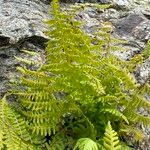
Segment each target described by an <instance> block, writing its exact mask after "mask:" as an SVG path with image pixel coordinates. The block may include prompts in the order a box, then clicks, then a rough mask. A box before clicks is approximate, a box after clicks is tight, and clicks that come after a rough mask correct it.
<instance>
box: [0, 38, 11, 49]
mask: <svg viewBox="0 0 150 150" xmlns="http://www.w3.org/2000/svg"><path fill="white" fill-rule="evenodd" d="M9 40H10V38H9V37H4V36H0V47H2V46H8V45H9Z"/></svg>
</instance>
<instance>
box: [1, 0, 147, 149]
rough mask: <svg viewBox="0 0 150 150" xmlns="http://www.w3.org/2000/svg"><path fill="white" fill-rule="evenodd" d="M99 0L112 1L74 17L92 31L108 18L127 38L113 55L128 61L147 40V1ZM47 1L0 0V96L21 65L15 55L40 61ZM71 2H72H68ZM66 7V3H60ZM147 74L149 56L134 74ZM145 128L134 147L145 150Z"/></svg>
mask: <svg viewBox="0 0 150 150" xmlns="http://www.w3.org/2000/svg"><path fill="white" fill-rule="evenodd" d="M99 2H100V3H112V4H113V6H112V7H111V8H109V9H107V10H105V11H98V10H97V9H95V8H93V7H90V6H89V7H87V8H85V9H84V10H83V11H81V12H80V13H79V14H78V16H77V18H78V19H79V20H82V21H84V22H86V23H85V26H84V30H85V31H86V32H87V33H90V34H91V33H92V32H93V28H94V27H96V26H98V25H99V24H100V23H101V22H103V21H110V22H112V24H113V26H114V33H113V36H114V37H117V38H122V39H125V40H128V41H129V44H128V45H123V47H124V48H126V49H127V50H126V51H122V52H116V53H115V54H116V55H117V56H119V57H120V58H122V59H125V60H129V59H131V58H132V57H133V56H134V55H136V54H138V53H140V52H141V51H142V50H143V49H144V47H145V46H146V43H147V41H148V39H150V6H149V5H150V4H148V3H149V0H148V1H147V0H145V1H143V0H142V1H140V0H136V1H135V0H99ZM48 3H49V0H41V1H40V0H0V97H2V96H3V94H4V93H5V92H6V91H7V90H8V88H9V84H8V83H9V81H10V79H12V77H14V76H17V74H16V73H15V68H16V66H19V65H21V64H20V63H19V62H18V61H16V59H15V58H14V56H19V57H20V56H21V57H25V58H29V59H33V60H38V61H43V58H44V47H45V44H44V43H45V42H46V41H47V40H48V38H47V37H46V36H45V35H44V33H43V32H44V31H45V30H47V28H46V26H45V25H44V24H43V20H45V19H48V18H50V15H49V14H48V10H49V9H50V6H49V4H48ZM69 5H71V4H69ZM63 7H64V8H65V7H68V4H63ZM23 49H28V50H35V51H37V52H38V53H39V54H40V55H39V56H38V57H32V58H31V57H29V56H27V55H25V54H24V53H22V52H21V50H23ZM149 73H150V58H148V59H147V60H145V62H144V63H143V64H142V65H141V66H139V67H138V68H137V70H136V71H135V76H136V78H137V80H138V81H139V83H142V82H143V81H144V80H146V78H147V76H148V74H149ZM144 130H145V134H146V136H145V141H144V142H142V143H140V146H139V145H138V147H137V148H135V149H142V150H148V149H150V145H149V142H148V140H149V139H148V136H149V134H150V131H149V129H144Z"/></svg>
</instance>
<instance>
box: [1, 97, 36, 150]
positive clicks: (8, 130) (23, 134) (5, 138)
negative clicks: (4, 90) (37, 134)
mask: <svg viewBox="0 0 150 150" xmlns="http://www.w3.org/2000/svg"><path fill="white" fill-rule="evenodd" d="M32 142H33V141H32V137H31V135H30V133H29V132H28V130H27V123H26V122H25V120H24V119H23V118H22V117H21V116H20V115H19V114H18V113H17V112H15V110H14V109H12V107H11V106H10V105H9V104H8V103H7V101H6V99H5V98H4V99H2V100H0V150H5V149H7V150H26V149H28V150H33V149H34V148H36V145H33V144H32Z"/></svg>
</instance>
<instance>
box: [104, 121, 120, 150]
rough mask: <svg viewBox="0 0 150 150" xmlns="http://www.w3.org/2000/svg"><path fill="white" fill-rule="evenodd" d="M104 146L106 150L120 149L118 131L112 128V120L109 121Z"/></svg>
mask: <svg viewBox="0 0 150 150" xmlns="http://www.w3.org/2000/svg"><path fill="white" fill-rule="evenodd" d="M103 140H104V147H105V149H106V150H120V149H121V146H120V144H119V139H118V137H117V133H116V132H115V131H114V130H113V129H112V127H111V125H110V122H108V124H107V127H106V131H105V135H104V139H103Z"/></svg>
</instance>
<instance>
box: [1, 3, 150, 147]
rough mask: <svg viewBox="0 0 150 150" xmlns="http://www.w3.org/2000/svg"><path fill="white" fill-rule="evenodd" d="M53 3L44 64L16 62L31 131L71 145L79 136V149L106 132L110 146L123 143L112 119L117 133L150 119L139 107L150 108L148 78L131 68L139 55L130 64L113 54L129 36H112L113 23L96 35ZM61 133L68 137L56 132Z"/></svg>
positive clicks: (20, 101)
mask: <svg viewBox="0 0 150 150" xmlns="http://www.w3.org/2000/svg"><path fill="white" fill-rule="evenodd" d="M52 8H53V10H52V14H53V17H52V19H51V20H48V21H47V25H48V27H49V31H47V32H46V34H47V36H49V38H50V40H49V41H48V42H47V48H46V62H45V64H43V65H41V64H40V66H39V68H38V69H37V70H33V69H32V70H31V69H28V67H18V68H17V69H18V71H19V72H20V73H21V77H20V80H19V81H16V83H14V85H13V89H12V91H11V92H12V93H13V94H14V95H16V97H17V100H16V101H17V113H18V114H19V116H20V118H21V119H23V121H24V122H25V123H26V124H27V129H28V131H30V133H31V135H35V136H36V137H40V138H43V139H46V140H47V137H48V138H49V141H47V142H46V143H41V146H42V147H44V148H45V147H46V148H47V149H56V150H57V149H58V150H59V149H67V147H69V148H70V149H71V148H72V147H74V143H75V141H77V140H78V139H79V140H78V142H77V145H76V146H75V149H88V150H94V149H98V148H99V147H101V146H100V145H101V144H97V143H98V142H97V141H96V139H103V134H104V132H105V137H104V147H105V149H111V148H112V149H114V150H115V149H119V148H120V146H119V142H118V138H117V136H116V132H115V131H114V130H112V127H111V125H110V123H108V121H110V122H111V124H112V126H113V128H114V129H115V130H116V131H118V133H120V130H121V129H122V127H123V126H129V127H130V126H135V125H136V123H143V124H144V125H147V126H148V125H149V123H150V122H149V117H147V116H143V115H141V114H138V112H137V111H138V109H139V108H140V107H143V108H144V109H145V110H148V109H149V108H150V105H149V102H148V101H147V100H146V99H145V94H148V93H149V78H148V79H147V80H146V82H145V83H144V84H143V85H141V86H139V85H138V84H137V82H136V80H135V78H134V76H133V75H132V74H131V70H132V69H133V68H134V67H133V66H134V65H135V61H131V63H133V65H132V68H129V66H128V64H127V65H126V62H124V61H122V60H120V59H119V58H117V57H116V56H114V55H113V53H112V51H114V50H118V49H119V44H120V43H121V42H124V41H121V40H117V39H114V38H112V37H111V32H112V30H113V29H112V26H111V24H110V23H107V22H106V23H104V24H102V25H101V29H100V32H97V33H96V34H95V35H94V36H93V37H91V36H89V35H87V34H85V33H84V32H83V31H82V30H81V29H80V25H81V24H80V23H79V22H78V21H76V20H75V19H74V16H73V15H72V14H71V13H68V12H66V11H64V12H62V11H61V8H60V7H59V4H58V1H57V0H53V1H52ZM73 13H74V12H73ZM93 43H94V44H93ZM25 52H27V51H25ZM28 54H30V53H28ZM31 55H32V53H31ZM144 56H145V55H144ZM17 59H18V60H19V61H22V62H24V63H26V64H29V65H34V64H35V63H32V62H30V61H27V60H25V59H23V58H17ZM16 116H17V115H16ZM67 116H69V117H68V118H69V119H70V118H72V120H71V121H68V120H69V119H68V118H67ZM26 124H25V125H23V127H26ZM106 125H107V128H106V131H105V126H106ZM83 128H85V130H84V131H85V132H84V134H83V131H82V130H83ZM87 130H88V132H87ZM2 131H3V130H2ZM125 131H127V132H130V131H131V130H127V129H126V130H124V132H125ZM59 133H62V134H63V136H62V137H63V138H62V137H61V136H57V135H59ZM2 134H3V132H2ZM83 135H84V136H83ZM70 137H71V138H70ZM57 139H58V141H57ZM68 139H71V141H72V142H71V144H70V143H69V140H68ZM2 141H3V139H2ZM64 141H65V142H64ZM94 141H96V142H94ZM64 143H65V144H64ZM16 147H17V146H16Z"/></svg>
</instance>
